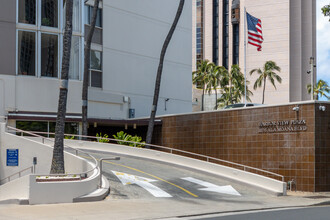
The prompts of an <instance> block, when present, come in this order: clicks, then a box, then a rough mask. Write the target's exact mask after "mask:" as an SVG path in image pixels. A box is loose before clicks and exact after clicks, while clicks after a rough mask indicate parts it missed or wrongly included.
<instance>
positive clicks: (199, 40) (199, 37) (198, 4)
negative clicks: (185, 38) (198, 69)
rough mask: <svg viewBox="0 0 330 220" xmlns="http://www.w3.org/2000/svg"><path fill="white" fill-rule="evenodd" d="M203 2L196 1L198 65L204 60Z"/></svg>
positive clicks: (200, 0)
mask: <svg viewBox="0 0 330 220" xmlns="http://www.w3.org/2000/svg"><path fill="white" fill-rule="evenodd" d="M203 3H204V1H203V0H197V1H196V64H198V63H199V62H200V61H202V60H203V40H204V37H203V23H204V21H203V17H204V13H203V10H204V9H203Z"/></svg>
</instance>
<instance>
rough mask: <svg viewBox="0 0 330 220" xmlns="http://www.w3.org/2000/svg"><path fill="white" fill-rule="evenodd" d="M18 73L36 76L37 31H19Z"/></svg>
mask: <svg viewBox="0 0 330 220" xmlns="http://www.w3.org/2000/svg"><path fill="white" fill-rule="evenodd" d="M17 48H18V53H17V55H18V74H19V75H29V76H34V75H35V74H36V68H35V64H36V57H35V55H36V33H35V32H28V31H18V47H17Z"/></svg>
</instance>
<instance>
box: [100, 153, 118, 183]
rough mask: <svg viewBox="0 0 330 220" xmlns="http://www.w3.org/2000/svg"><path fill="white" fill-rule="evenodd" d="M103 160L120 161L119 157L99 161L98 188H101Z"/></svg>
mask: <svg viewBox="0 0 330 220" xmlns="http://www.w3.org/2000/svg"><path fill="white" fill-rule="evenodd" d="M103 160H120V157H111V158H101V159H100V162H99V163H100V165H99V167H100V183H99V188H101V187H102V162H103Z"/></svg>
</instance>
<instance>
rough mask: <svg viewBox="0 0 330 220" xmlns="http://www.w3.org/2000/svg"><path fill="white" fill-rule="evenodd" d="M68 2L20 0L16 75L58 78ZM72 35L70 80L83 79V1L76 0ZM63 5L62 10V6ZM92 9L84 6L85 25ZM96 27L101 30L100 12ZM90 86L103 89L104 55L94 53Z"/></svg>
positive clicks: (91, 56)
mask: <svg viewBox="0 0 330 220" xmlns="http://www.w3.org/2000/svg"><path fill="white" fill-rule="evenodd" d="M63 2H65V0H18V15H17V22H18V29H17V48H18V49H17V74H18V75H28V76H38V77H55V78H58V77H59V72H60V71H59V70H60V65H61V63H60V62H59V61H60V60H61V57H62V54H61V49H62V41H63V40H62V38H63V29H64V24H65V20H64V19H63V21H61V19H60V18H65V16H64V12H65V3H63ZM73 2H74V7H73V35H72V42H71V57H70V70H69V78H70V79H74V80H81V78H82V77H81V75H82V74H81V73H82V72H83V66H82V63H83V62H82V60H83V57H82V56H83V53H82V51H83V49H82V48H83V45H84V44H83V43H84V42H83V38H82V29H83V27H82V25H81V23H80V21H81V17H82V13H81V12H82V5H81V4H82V1H80V0H73ZM61 5H63V7H60V6H61ZM92 12H93V7H92V6H87V5H86V6H85V13H86V16H85V17H86V20H85V21H86V23H87V24H90V20H91V17H92ZM96 26H97V27H102V11H101V9H99V11H98V19H97V23H96ZM90 59H91V65H90V82H89V84H90V86H92V87H99V88H102V52H101V51H93V50H92V51H91V54H90Z"/></svg>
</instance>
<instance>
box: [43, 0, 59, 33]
mask: <svg viewBox="0 0 330 220" xmlns="http://www.w3.org/2000/svg"><path fill="white" fill-rule="evenodd" d="M57 1H58V0H42V2H41V25H42V26H48V27H58V2H57Z"/></svg>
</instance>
